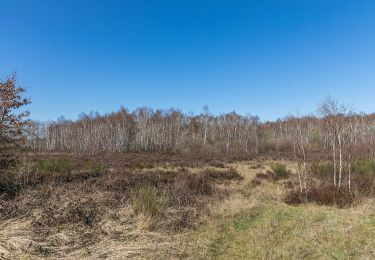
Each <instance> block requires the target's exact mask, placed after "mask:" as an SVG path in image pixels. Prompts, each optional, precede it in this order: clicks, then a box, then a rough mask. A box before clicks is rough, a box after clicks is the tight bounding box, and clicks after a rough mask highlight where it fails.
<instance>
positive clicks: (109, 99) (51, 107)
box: [0, 0, 375, 120]
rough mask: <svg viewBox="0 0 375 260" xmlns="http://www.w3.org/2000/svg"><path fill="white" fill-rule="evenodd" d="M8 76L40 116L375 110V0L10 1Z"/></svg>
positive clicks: (3, 58) (5, 9) (3, 69)
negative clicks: (147, 110) (334, 101)
mask: <svg viewBox="0 0 375 260" xmlns="http://www.w3.org/2000/svg"><path fill="white" fill-rule="evenodd" d="M0 10H1V15H0V32H1V39H0V78H1V79H4V78H5V77H6V75H8V74H9V73H11V72H14V71H16V72H17V75H18V79H19V83H20V84H21V85H23V86H24V87H26V88H27V91H28V95H29V96H30V97H31V98H32V101H33V103H32V105H31V106H30V109H31V113H32V118H33V119H38V120H50V119H57V118H58V117H59V116H61V115H64V116H65V117H66V118H71V119H74V118H77V116H78V114H79V113H80V112H82V111H84V112H89V111H90V110H94V111H99V112H100V113H105V112H111V111H113V110H117V109H118V108H119V107H120V106H121V105H124V106H125V107H128V108H130V109H134V108H136V107H140V106H148V107H152V108H170V107H175V108H180V109H182V110H183V111H185V112H195V113H197V112H200V111H201V109H202V107H203V106H204V105H208V106H209V108H210V110H211V111H212V112H214V113H220V112H230V111H233V110H235V111H237V112H239V113H242V114H247V113H250V114H253V115H259V116H260V117H261V119H263V120H272V119H277V118H279V117H283V116H285V115H287V114H288V113H294V112H297V111H298V112H300V113H308V112H313V111H314V110H315V108H316V106H317V104H318V103H319V102H320V100H322V99H323V98H324V97H325V96H327V95H331V96H334V97H336V98H338V99H340V100H341V101H342V102H345V103H348V104H350V105H352V106H354V107H356V108H357V109H358V110H360V111H365V112H368V113H370V112H374V111H375V105H374V101H373V99H374V97H375V1H361V0H358V1H354V0H353V1H344V0H341V1H330V0H325V1H319V0H310V1H301V0H295V1H287V0H285V1H267V0H262V1H261V0H259V1H236V0H231V1H218V0H217V1H203V0H200V1H194V0H189V1H162V0H159V1H142V0H134V1H125V0H123V1H120V0H119V1H109V0H106V1H104V0H102V1H94V0H91V1H82V0H71V1H69V0H60V1H58V0H43V1H42V0H34V1H30V0H24V1H21V0H0Z"/></svg>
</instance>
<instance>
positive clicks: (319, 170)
mask: <svg viewBox="0 0 375 260" xmlns="http://www.w3.org/2000/svg"><path fill="white" fill-rule="evenodd" d="M310 172H311V174H312V175H313V176H315V177H318V178H320V179H322V180H326V181H330V180H331V178H332V173H333V165H332V163H328V162H326V163H318V162H312V163H311V164H310Z"/></svg>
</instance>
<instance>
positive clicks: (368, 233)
mask: <svg viewBox="0 0 375 260" xmlns="http://www.w3.org/2000/svg"><path fill="white" fill-rule="evenodd" d="M157 158H158V160H161V159H160V158H159V157H157ZM176 160H177V159H176ZM200 160H201V159H200ZM274 163H275V161H266V160H262V161H261V160H259V161H258V160H253V161H243V162H232V163H228V164H226V165H225V168H223V167H222V165H218V166H220V167H213V166H208V165H203V166H202V165H200V163H197V165H198V164H199V167H194V164H195V163H194V162H191V161H190V162H189V164H188V165H182V166H181V165H178V164H175V163H171V164H168V163H164V161H163V162H162V163H155V164H156V167H153V168H150V169H149V168H147V167H141V168H135V167H130V168H126V167H125V168H122V167H123V165H121V167H120V168H117V167H118V165H117V166H116V164H115V163H114V164H112V165H110V166H108V168H109V171H107V172H105V173H101V174H97V175H89V177H88V178H83V179H82V178H78V177H77V179H74V180H71V179H70V178H66V177H64V178H58V179H56V180H55V181H54V182H47V183H39V184H38V185H37V186H31V187H29V188H26V189H24V190H22V192H21V193H19V194H18V195H17V196H16V197H15V198H14V199H13V200H11V201H3V202H2V203H1V204H0V218H1V219H2V224H1V225H0V258H2V257H3V258H10V259H14V258H24V259H29V258H32V259H38V258H46V257H47V258H56V257H60V258H69V259H98V258H108V259H124V258H134V259H181V258H184V259H185V258H187V259H213V258H215V259H216V258H218V259H280V258H281V259H301V258H307V259H317V258H318V259H319V258H321V259H327V258H338V259H356V258H357V259H373V258H374V257H375V252H374V248H375V239H374V238H373V234H374V233H375V213H374V212H375V202H374V200H370V199H368V200H366V201H363V202H362V203H361V204H359V205H356V206H355V207H351V208H346V209H339V208H336V207H328V206H319V205H316V204H306V205H305V204H304V205H299V206H290V205H287V204H285V203H284V198H285V197H286V195H287V194H288V192H289V191H290V190H289V188H288V185H289V183H290V179H285V180H274V179H267V178H264V179H259V178H257V175H258V177H259V174H267V172H270V171H272V169H271V167H272V165H274ZM281 163H283V164H286V165H287V166H288V169H289V170H292V171H293V169H294V168H295V165H293V164H290V163H288V162H286V161H283V162H281ZM72 164H73V165H74V167H75V168H77V167H79V165H80V164H77V163H74V162H73V163H72ZM103 164H104V163H103ZM82 165H87V162H85V163H84V164H82ZM100 168H101V167H100ZM119 169H121V171H119ZM237 173H239V175H238V174H237ZM78 175H79V174H78V173H77V172H76V173H75V175H74V176H78ZM292 178H293V177H292ZM254 179H258V181H259V183H256V184H255V183H254ZM67 180H68V181H67ZM138 199H139V201H137V200H138ZM135 201H136V202H135ZM144 201H146V202H147V207H149V208H148V209H145V208H144V204H142V203H143V202H144ZM137 203H138V204H139V205H138V206H137V205H136V204H137ZM148 210H150V211H148ZM150 213H151V214H150Z"/></svg>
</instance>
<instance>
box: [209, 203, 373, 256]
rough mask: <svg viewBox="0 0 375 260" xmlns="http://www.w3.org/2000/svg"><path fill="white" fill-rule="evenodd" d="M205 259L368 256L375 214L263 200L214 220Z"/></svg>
mask: <svg viewBox="0 0 375 260" xmlns="http://www.w3.org/2000/svg"><path fill="white" fill-rule="evenodd" d="M211 232H215V234H216V235H215V239H213V240H212V243H211V244H210V247H209V250H208V251H207V254H208V255H206V256H204V257H205V258H215V259H302V258H307V259H373V258H374V257H375V252H374V250H373V249H374V248H375V237H374V236H373V234H374V232H375V218H374V216H373V215H370V216H369V215H352V216H351V215H350V213H346V212H345V211H343V210H338V209H332V208H329V207H318V206H315V205H312V206H300V207H291V206H288V205H285V204H282V203H275V202H268V203H264V204H262V206H260V207H257V208H254V209H250V210H247V211H244V212H242V213H241V214H239V215H238V216H237V217H235V218H233V219H229V220H225V221H224V222H223V223H221V224H220V225H218V228H217V230H215V231H211ZM371 234H372V235H371Z"/></svg>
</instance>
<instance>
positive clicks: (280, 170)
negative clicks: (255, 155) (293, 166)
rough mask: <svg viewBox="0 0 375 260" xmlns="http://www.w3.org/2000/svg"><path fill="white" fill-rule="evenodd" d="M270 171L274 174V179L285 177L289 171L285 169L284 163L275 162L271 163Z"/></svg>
mask: <svg viewBox="0 0 375 260" xmlns="http://www.w3.org/2000/svg"><path fill="white" fill-rule="evenodd" d="M271 168H272V171H273V172H274V173H275V174H276V180H280V179H287V178H288V177H289V175H290V172H289V171H288V170H287V168H286V166H285V164H282V163H275V164H273V165H271Z"/></svg>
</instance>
